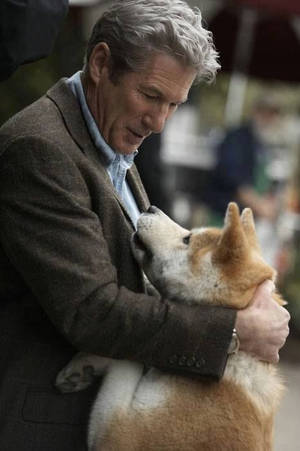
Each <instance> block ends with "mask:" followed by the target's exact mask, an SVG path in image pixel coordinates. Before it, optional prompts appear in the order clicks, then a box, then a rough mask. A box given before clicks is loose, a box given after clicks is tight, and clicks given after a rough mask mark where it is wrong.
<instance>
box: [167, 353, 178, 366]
mask: <svg viewBox="0 0 300 451" xmlns="http://www.w3.org/2000/svg"><path fill="white" fill-rule="evenodd" d="M177 361H178V357H177V355H176V354H174V355H172V356H171V357H169V363H170V364H171V365H174V364H175V363H177Z"/></svg>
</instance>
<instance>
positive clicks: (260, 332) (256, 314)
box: [235, 280, 290, 363]
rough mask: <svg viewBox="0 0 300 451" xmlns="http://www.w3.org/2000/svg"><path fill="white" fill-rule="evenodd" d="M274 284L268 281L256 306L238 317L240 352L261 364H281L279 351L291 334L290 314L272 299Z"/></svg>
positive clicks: (256, 298)
mask: <svg viewBox="0 0 300 451" xmlns="http://www.w3.org/2000/svg"><path fill="white" fill-rule="evenodd" d="M273 290H274V284H273V282H271V281H270V280H266V281H265V282H264V283H262V284H261V285H260V286H259V287H258V288H257V290H256V292H255V294H254V297H253V299H252V302H251V303H250V305H249V306H248V307H247V308H245V309H244V310H239V311H238V313H237V319H236V325H235V328H236V330H237V334H238V336H239V340H240V349H241V350H242V351H245V352H248V353H249V354H252V355H254V356H255V357H257V358H258V359H259V360H265V361H267V362H270V363H277V362H278V361H279V349H280V348H282V346H283V345H284V343H285V341H286V338H287V336H288V334H289V327H288V323H289V320H290V314H289V312H288V311H287V310H286V309H285V308H284V307H281V306H280V305H278V304H277V302H276V301H274V299H273V298H272V292H273Z"/></svg>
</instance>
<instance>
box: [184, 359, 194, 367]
mask: <svg viewBox="0 0 300 451" xmlns="http://www.w3.org/2000/svg"><path fill="white" fill-rule="evenodd" d="M195 363H196V359H195V357H190V358H189V359H187V362H186V364H187V366H188V367H191V366H194V365H195Z"/></svg>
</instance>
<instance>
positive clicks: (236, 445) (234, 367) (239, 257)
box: [56, 203, 284, 451]
mask: <svg viewBox="0 0 300 451" xmlns="http://www.w3.org/2000/svg"><path fill="white" fill-rule="evenodd" d="M162 242H163V243H164V244H163V246H162ZM132 250H133V253H134V256H135V258H136V259H137V261H138V262H139V264H140V265H141V267H142V268H143V270H144V271H145V273H146V276H147V277H148V278H149V280H150V282H151V283H152V284H153V285H154V287H156V289H157V290H158V291H159V292H160V293H161V294H162V295H164V296H169V297H170V298H172V299H175V300H176V301H178V302H192V303H197V302H203V301H199V293H201V299H202V300H203V299H205V302H207V303H212V304H217V305H226V306H228V307H231V308H235V309H243V308H245V307H246V306H247V305H248V303H249V302H250V300H251V299H252V297H253V294H254V292H255V290H256V288H257V286H258V285H259V284H260V283H261V282H263V281H264V280H266V279H271V280H273V281H274V280H275V276H276V274H275V271H274V269H272V268H271V267H270V266H269V265H268V264H267V263H266V262H265V261H264V260H263V258H262V256H261V252H260V248H259V244H258V242H257V237H256V233H255V225H254V220H253V215H252V212H251V210H250V209H249V208H246V209H244V210H243V212H242V214H241V215H240V212H239V209H238V206H237V205H236V204H235V203H230V204H229V205H228V208H227V212H226V216H225V223H224V228H223V229H217V228H200V229H194V230H192V231H191V232H189V231H187V230H186V229H184V228H182V227H180V226H179V225H178V224H176V223H175V222H173V221H172V220H171V219H170V218H169V217H168V216H166V215H165V214H164V213H163V212H161V211H160V210H159V209H157V208H156V207H150V209H149V210H148V212H147V213H144V214H142V215H141V217H140V219H139V221H138V225H137V232H136V233H135V234H134V236H133V240H132ZM274 297H275V298H276V300H277V302H279V303H280V304H283V303H284V302H283V301H282V299H281V297H280V296H279V295H278V294H274ZM224 300H226V304H225V301H224ZM103 372H105V376H104V380H103V383H102V385H101V387H100V390H99V393H98V396H97V398H96V401H95V403H94V406H93V408H92V412H91V417H90V422H89V432H88V446H89V450H90V451H100V450H101V451H179V450H180V451H196V450H197V451H199V450H200V451H221V450H222V451H226V450H227V451H271V450H272V449H273V445H272V436H273V419H274V414H275V412H276V409H277V407H278V405H279V402H280V398H281V396H282V393H283V389H284V387H283V384H282V381H281V379H280V376H279V375H278V373H277V368H276V367H275V366H274V365H272V364H269V363H266V362H262V361H259V360H257V359H256V358H255V357H252V356H251V355H249V354H246V353H244V352H242V351H238V352H237V353H235V354H231V355H229V357H228V361H227V365H226V369H225V372H224V375H223V378H222V379H221V380H220V381H218V382H217V381H207V380H199V379H194V378H188V377H184V376H179V375H174V374H167V373H165V372H161V371H159V370H157V369H154V368H151V369H149V370H148V371H146V372H145V371H144V368H143V365H141V364H139V363H135V362H129V361H116V360H112V359H106V358H101V357H97V356H92V355H87V354H83V353H79V355H77V356H76V357H75V358H74V359H73V360H72V361H71V362H70V364H69V365H68V366H67V367H66V368H65V369H64V370H62V371H61V372H60V373H59V375H58V377H57V381H56V385H57V387H58V388H59V389H60V390H61V391H64V392H66V391H75V390H80V389H83V388H85V387H86V386H87V385H88V384H89V383H90V381H91V375H95V374H96V375H98V374H101V373H103Z"/></svg>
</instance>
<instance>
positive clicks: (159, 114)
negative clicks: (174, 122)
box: [144, 107, 169, 133]
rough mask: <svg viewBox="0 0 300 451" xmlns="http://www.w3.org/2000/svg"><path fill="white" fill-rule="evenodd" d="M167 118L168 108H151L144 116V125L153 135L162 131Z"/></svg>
mask: <svg viewBox="0 0 300 451" xmlns="http://www.w3.org/2000/svg"><path fill="white" fill-rule="evenodd" d="M168 118H169V108H168V107H161V108H153V110H151V111H148V112H147V113H146V114H145V115H144V123H145V125H146V127H147V128H149V129H150V130H151V131H152V132H154V133H160V132H162V131H163V129H164V126H165V123H166V120H167V119H168Z"/></svg>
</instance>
